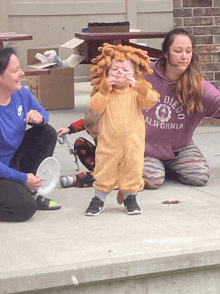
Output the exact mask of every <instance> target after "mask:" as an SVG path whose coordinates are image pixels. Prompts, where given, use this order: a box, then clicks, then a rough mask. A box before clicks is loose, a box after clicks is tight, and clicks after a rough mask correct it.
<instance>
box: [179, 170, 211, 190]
mask: <svg viewBox="0 0 220 294" xmlns="http://www.w3.org/2000/svg"><path fill="white" fill-rule="evenodd" d="M209 177H210V172H209V169H208V168H207V169H205V170H200V171H199V172H195V171H192V172H191V173H189V172H187V174H186V173H185V174H184V173H183V172H182V173H180V174H177V178H178V180H179V181H180V182H181V183H183V184H186V185H190V186H205V185H206V183H207V182H208V180H209Z"/></svg>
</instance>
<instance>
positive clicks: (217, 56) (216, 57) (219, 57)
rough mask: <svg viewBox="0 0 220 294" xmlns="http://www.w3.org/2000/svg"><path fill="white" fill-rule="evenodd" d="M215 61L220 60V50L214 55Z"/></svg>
mask: <svg viewBox="0 0 220 294" xmlns="http://www.w3.org/2000/svg"><path fill="white" fill-rule="evenodd" d="M212 58H213V62H220V52H218V53H215V54H213V55H212Z"/></svg>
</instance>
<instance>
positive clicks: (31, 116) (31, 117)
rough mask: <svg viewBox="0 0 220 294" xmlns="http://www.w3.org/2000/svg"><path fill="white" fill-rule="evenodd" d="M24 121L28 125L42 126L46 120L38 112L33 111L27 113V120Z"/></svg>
mask: <svg viewBox="0 0 220 294" xmlns="http://www.w3.org/2000/svg"><path fill="white" fill-rule="evenodd" d="M24 121H26V122H27V123H32V124H37V125H40V124H41V123H42V122H43V121H44V118H43V116H42V115H41V114H40V113H39V112H38V111H37V110H33V109H31V110H30V111H29V112H28V113H27V115H26V118H25V119H24Z"/></svg>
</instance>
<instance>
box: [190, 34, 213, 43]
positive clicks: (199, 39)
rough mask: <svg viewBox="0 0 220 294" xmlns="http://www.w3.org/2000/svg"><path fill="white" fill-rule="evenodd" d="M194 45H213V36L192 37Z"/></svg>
mask: <svg viewBox="0 0 220 294" xmlns="http://www.w3.org/2000/svg"><path fill="white" fill-rule="evenodd" d="M194 39H195V43H196V45H198V44H213V36H194Z"/></svg>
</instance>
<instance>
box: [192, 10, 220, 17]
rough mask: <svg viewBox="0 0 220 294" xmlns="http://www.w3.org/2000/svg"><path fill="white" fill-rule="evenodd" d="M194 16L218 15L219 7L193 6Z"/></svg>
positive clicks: (219, 13) (219, 12)
mask: <svg viewBox="0 0 220 294" xmlns="http://www.w3.org/2000/svg"><path fill="white" fill-rule="evenodd" d="M193 15H194V16H217V15H220V8H195V9H194V10H193Z"/></svg>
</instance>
